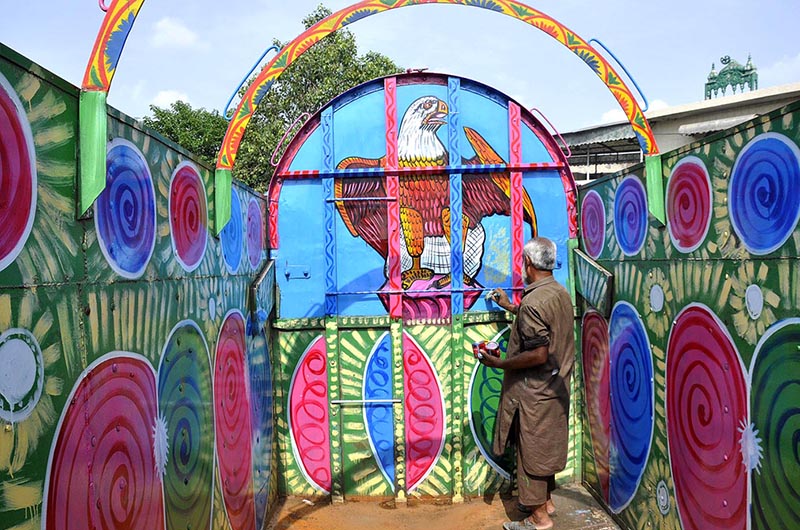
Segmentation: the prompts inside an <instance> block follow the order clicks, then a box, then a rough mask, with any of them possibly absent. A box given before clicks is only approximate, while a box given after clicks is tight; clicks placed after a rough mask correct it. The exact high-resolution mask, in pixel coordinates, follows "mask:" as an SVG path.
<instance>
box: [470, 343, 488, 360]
mask: <svg viewBox="0 0 800 530" xmlns="http://www.w3.org/2000/svg"><path fill="white" fill-rule="evenodd" d="M485 344H486V341H483V340H482V341H479V342H473V343H472V355H474V356H475V358H476V359H483V351H484V349H485Z"/></svg>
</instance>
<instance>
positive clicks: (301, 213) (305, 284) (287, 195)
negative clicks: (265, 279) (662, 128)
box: [272, 180, 325, 318]
mask: <svg viewBox="0 0 800 530" xmlns="http://www.w3.org/2000/svg"><path fill="white" fill-rule="evenodd" d="M324 206H325V201H324V198H323V194H322V182H321V181H320V180H296V181H286V182H284V184H283V189H282V191H281V196H280V200H279V201H278V208H279V212H280V215H279V216H278V233H279V234H280V248H278V249H275V250H273V254H272V256H273V258H274V259H275V272H276V276H277V282H278V288H279V292H280V297H281V298H280V301H281V303H280V315H279V316H280V318H302V317H321V316H323V315H324V314H325V260H324V259H323V256H324V252H325V249H324V245H325V237H324V235H323V230H324V226H323V225H324V221H323V219H324V216H323V208H324ZM306 273H307V275H306Z"/></svg>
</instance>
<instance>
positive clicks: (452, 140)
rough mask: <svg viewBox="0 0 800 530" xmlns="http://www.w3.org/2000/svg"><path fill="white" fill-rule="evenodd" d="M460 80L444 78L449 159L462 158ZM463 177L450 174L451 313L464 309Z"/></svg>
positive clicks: (464, 230) (457, 312)
mask: <svg viewBox="0 0 800 530" xmlns="http://www.w3.org/2000/svg"><path fill="white" fill-rule="evenodd" d="M460 92H461V80H460V79H458V78H455V77H449V78H448V79H447V105H448V107H449V108H450V123H449V124H448V127H447V132H448V135H447V136H448V144H449V148H450V159H451V160H461V142H460V141H459V140H460V133H461V113H460V110H459V108H458V107H459V93H460ZM462 188H463V178H462V174H461V173H452V174H450V186H449V190H450V197H449V204H450V226H449V227H448V228H450V279H451V285H450V287H451V289H450V291H451V292H452V293H453V295H452V298H451V300H450V313H451V314H452V315H460V314H462V313H463V312H464V297H463V295H462V294H461V291H460V290H459V289H461V288H462V287H464V249H463V236H465V235H466V231H467V227H466V226H463V224H462V223H463V221H462V219H463V210H464V197H463V189H462Z"/></svg>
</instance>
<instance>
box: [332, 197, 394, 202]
mask: <svg viewBox="0 0 800 530" xmlns="http://www.w3.org/2000/svg"><path fill="white" fill-rule="evenodd" d="M396 200H397V197H342V198H338V197H337V198H335V199H325V202H372V201H374V202H394V201H396Z"/></svg>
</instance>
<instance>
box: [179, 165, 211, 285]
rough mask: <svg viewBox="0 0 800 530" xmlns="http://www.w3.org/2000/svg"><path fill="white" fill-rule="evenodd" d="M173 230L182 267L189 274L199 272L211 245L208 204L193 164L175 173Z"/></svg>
mask: <svg viewBox="0 0 800 530" xmlns="http://www.w3.org/2000/svg"><path fill="white" fill-rule="evenodd" d="M169 227H170V234H171V235H172V248H173V250H174V251H175V257H176V258H177V260H178V263H180V264H181V267H183V268H184V270H186V271H187V272H191V271H193V270H195V269H196V268H197V266H198V265H200V262H201V261H202V260H203V256H204V255H205V252H206V244H207V242H208V228H207V227H208V203H207V200H206V189H205V186H204V185H203V181H202V179H201V178H200V173H199V172H198V171H197V168H196V167H195V165H194V164H192V163H191V162H182V163H181V164H179V165H178V167H177V168H175V171H174V172H173V173H172V182H171V183H170V186H169Z"/></svg>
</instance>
